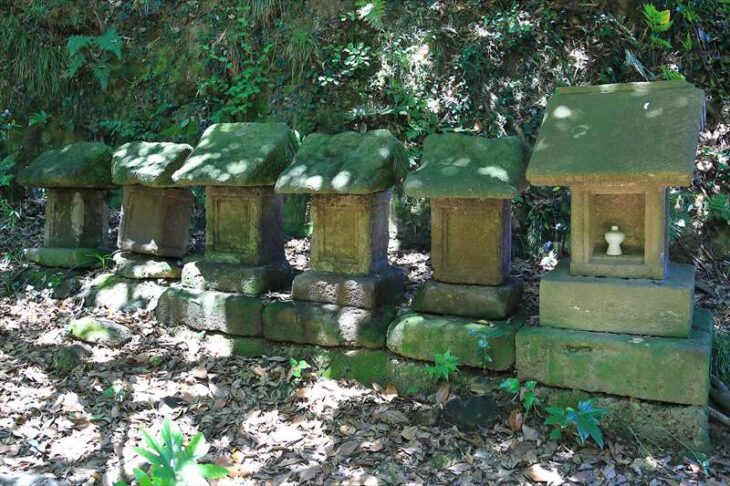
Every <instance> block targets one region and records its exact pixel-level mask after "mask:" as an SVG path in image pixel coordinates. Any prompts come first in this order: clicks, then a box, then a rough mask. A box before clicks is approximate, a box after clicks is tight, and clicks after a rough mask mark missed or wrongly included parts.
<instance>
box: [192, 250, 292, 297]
mask: <svg viewBox="0 0 730 486" xmlns="http://www.w3.org/2000/svg"><path fill="white" fill-rule="evenodd" d="M292 276H293V275H292V269H291V267H290V266H289V263H288V262H287V261H286V260H282V261H279V262H274V263H270V264H268V265H259V266H254V265H247V264H243V263H219V262H212V261H208V260H206V259H202V260H198V261H191V262H189V263H186V264H185V266H184V267H183V269H182V278H181V282H182V284H183V286H185V287H188V288H192V289H198V290H217V291H220V292H239V293H241V294H243V295H247V296H251V297H255V296H258V295H261V294H263V293H266V292H269V291H276V290H286V289H288V288H289V286H290V285H291V281H292Z"/></svg>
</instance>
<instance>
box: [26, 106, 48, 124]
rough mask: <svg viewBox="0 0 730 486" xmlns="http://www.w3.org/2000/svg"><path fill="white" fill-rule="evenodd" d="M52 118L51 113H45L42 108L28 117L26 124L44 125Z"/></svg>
mask: <svg viewBox="0 0 730 486" xmlns="http://www.w3.org/2000/svg"><path fill="white" fill-rule="evenodd" d="M51 118H52V115H50V114H48V113H46V112H45V111H44V110H41V111H38V112H36V113H33V114H32V115H30V117H28V126H29V127H32V126H33V125H45V124H46V123H48V121H49V120H50V119H51Z"/></svg>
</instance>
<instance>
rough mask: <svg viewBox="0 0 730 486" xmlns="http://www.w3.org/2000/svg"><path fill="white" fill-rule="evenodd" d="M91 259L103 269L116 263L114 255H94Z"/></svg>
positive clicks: (90, 256)
mask: <svg viewBox="0 0 730 486" xmlns="http://www.w3.org/2000/svg"><path fill="white" fill-rule="evenodd" d="M89 258H90V259H91V260H92V261H94V262H96V263H98V264H99V266H100V267H101V268H102V269H103V268H107V267H109V266H110V265H111V264H112V262H113V261H114V253H93V254H91V255H89Z"/></svg>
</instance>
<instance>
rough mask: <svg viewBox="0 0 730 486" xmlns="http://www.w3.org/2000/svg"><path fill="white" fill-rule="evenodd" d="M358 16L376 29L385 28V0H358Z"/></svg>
mask: <svg viewBox="0 0 730 486" xmlns="http://www.w3.org/2000/svg"><path fill="white" fill-rule="evenodd" d="M356 5H357V7H358V8H357V16H358V18H359V19H360V20H362V21H364V22H365V23H367V24H368V25H370V26H371V27H372V28H374V29H382V28H383V19H384V18H385V0H372V1H368V0H357V4H356Z"/></svg>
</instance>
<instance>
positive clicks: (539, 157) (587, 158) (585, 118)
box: [527, 80, 705, 186]
mask: <svg viewBox="0 0 730 486" xmlns="http://www.w3.org/2000/svg"><path fill="white" fill-rule="evenodd" d="M704 113H705V102H704V93H703V92H702V91H701V90H699V89H697V88H695V87H694V86H692V85H691V84H689V83H687V82H686V81H681V80H678V81H656V82H651V83H626V84H609V85H602V86H587V87H572V88H558V90H557V92H556V94H555V95H554V96H553V98H552V100H551V101H550V103H549V104H548V106H547V109H546V112H545V118H544V120H543V122H542V126H541V128H540V135H539V137H538V139H537V143H536V144H535V147H534V149H533V153H532V159H531V161H530V167H529V169H528V170H527V179H528V180H529V181H530V183H531V184H533V185H570V184H579V183H614V184H627V183H652V184H660V185H665V186H673V185H677V186H686V185H689V184H690V183H691V181H692V171H693V168H694V161H695V151H696V149H697V137H698V134H699V131H700V130H701V129H702V126H703V123H704Z"/></svg>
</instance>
